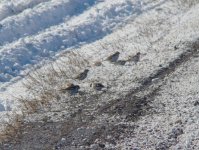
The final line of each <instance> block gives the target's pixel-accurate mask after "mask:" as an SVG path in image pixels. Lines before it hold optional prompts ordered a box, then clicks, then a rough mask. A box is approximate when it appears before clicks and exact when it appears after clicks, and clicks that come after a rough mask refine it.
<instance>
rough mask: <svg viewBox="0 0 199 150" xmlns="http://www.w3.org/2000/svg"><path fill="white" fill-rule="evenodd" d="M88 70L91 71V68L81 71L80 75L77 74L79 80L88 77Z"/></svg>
mask: <svg viewBox="0 0 199 150" xmlns="http://www.w3.org/2000/svg"><path fill="white" fill-rule="evenodd" d="M88 72H89V70H88V69H85V70H84V72H81V73H80V74H79V75H77V76H76V78H75V79H78V80H84V79H86V77H87V75H88Z"/></svg>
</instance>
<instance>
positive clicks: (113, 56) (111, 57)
mask: <svg viewBox="0 0 199 150" xmlns="http://www.w3.org/2000/svg"><path fill="white" fill-rule="evenodd" d="M119 55H120V52H115V53H114V54H112V55H110V56H109V57H108V58H107V59H106V60H108V61H110V62H116V61H117V60H118V58H119Z"/></svg>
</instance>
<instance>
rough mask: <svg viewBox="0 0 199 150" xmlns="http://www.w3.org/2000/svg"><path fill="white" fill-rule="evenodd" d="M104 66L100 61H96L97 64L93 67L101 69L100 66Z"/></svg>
mask: <svg viewBox="0 0 199 150" xmlns="http://www.w3.org/2000/svg"><path fill="white" fill-rule="evenodd" d="M101 65H102V62H100V61H96V62H94V64H93V66H97V67H99V66H101Z"/></svg>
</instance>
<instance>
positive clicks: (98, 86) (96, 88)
mask: <svg viewBox="0 0 199 150" xmlns="http://www.w3.org/2000/svg"><path fill="white" fill-rule="evenodd" d="M90 87H92V88H93V89H95V90H97V91H101V90H102V89H103V88H105V86H104V85H103V84H102V83H91V84H90Z"/></svg>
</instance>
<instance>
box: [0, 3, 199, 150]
mask: <svg viewBox="0 0 199 150" xmlns="http://www.w3.org/2000/svg"><path fill="white" fill-rule="evenodd" d="M180 4H181V3H179V2H177V3H176V2H175V1H172V0H169V1H165V0H157V1H154V0H114V1H110V0H35V1H34V0H28V1H25V0H21V1H17V2H16V1H14V0H10V1H9V2H8V1H1V2H0V25H1V26H0V27H1V29H0V44H1V47H0V111H2V113H1V114H0V117H1V118H4V119H5V117H4V116H5V112H6V111H8V112H10V110H15V111H18V101H17V98H16V97H19V96H30V95H27V91H26V89H25V88H24V86H23V83H24V82H25V81H26V80H25V79H24V77H26V73H27V72H30V73H34V70H33V69H34V68H38V69H39V71H41V72H43V73H44V74H45V73H46V74H47V73H48V71H46V70H49V71H50V69H48V67H50V66H49V65H48V63H49V62H52V64H53V65H55V66H56V65H57V63H58V62H60V61H63V60H64V61H66V62H67V60H68V59H67V57H70V53H67V52H68V51H69V50H70V51H71V50H74V51H76V52H77V53H78V54H79V56H81V57H83V58H84V59H86V60H87V61H89V66H88V67H89V74H88V77H87V78H86V79H85V80H84V81H83V82H78V81H74V82H75V83H77V84H80V85H81V90H82V91H83V92H87V93H91V92H92V90H91V88H90V83H92V82H93V81H100V82H103V84H105V85H107V86H108V87H109V88H108V92H110V93H114V94H112V95H109V94H108V93H107V94H105V95H104V97H103V98H101V99H100V101H98V102H96V103H94V104H93V107H92V109H91V110H98V107H102V108H106V109H108V108H110V111H111V109H112V107H117V106H118V105H120V103H122V101H120V100H122V99H123V98H124V97H126V95H128V94H129V93H130V94H131V93H135V94H133V95H132V97H134V96H135V97H147V96H148V95H150V94H149V93H150V92H151V91H152V92H153V90H154V89H156V88H157V87H158V90H159V93H158V94H156V95H155V96H154V100H153V101H152V102H151V103H150V104H151V106H152V107H153V109H152V110H151V111H156V112H158V113H157V114H154V115H146V116H143V117H141V118H140V119H139V120H138V121H137V122H128V121H127V123H129V124H131V125H132V126H137V128H136V130H135V131H134V133H135V135H136V136H133V137H132V135H131V132H132V131H131V129H129V128H128V129H127V131H128V132H129V134H126V135H124V137H125V138H123V139H121V140H119V141H116V144H115V145H114V148H115V149H120V148H121V147H122V148H123V149H125V148H126V149H130V148H132V147H133V148H140V149H155V148H157V147H160V149H161V147H163V148H171V149H176V148H182V149H194V148H195V147H197V148H198V147H199V145H198V139H197V137H198V125H197V123H198V119H197V117H196V116H197V115H198V112H197V107H194V109H192V103H194V102H195V100H196V99H197V97H198V95H197V91H198V88H197V85H198V84H197V83H198V82H197V81H198V80H197V79H196V76H197V74H198V72H199V70H198V58H194V57H197V52H195V50H193V49H191V47H190V43H194V41H197V39H198V37H199V26H198V25H199V18H198V16H199V11H198V10H199V4H198V5H193V6H190V7H186V8H185V7H184V5H180ZM186 6H187V5H186ZM1 12H2V13H1ZM196 43H197V42H196ZM116 51H119V52H120V56H119V60H126V59H127V58H128V57H129V56H131V55H135V54H136V53H137V52H140V53H141V57H140V60H139V62H138V63H133V62H128V63H126V64H125V65H124V66H121V65H115V64H112V63H110V62H108V61H106V60H105V59H106V58H107V57H108V56H109V55H111V54H113V53H114V52H116ZM184 57H185V58H186V59H184ZM96 61H101V62H102V66H100V67H96V66H94V65H93V64H94V63H95V62H96ZM52 64H50V65H52ZM70 65H71V64H68V68H70V67H71V66H70ZM173 65H176V67H173ZM66 66H67V65H66ZM190 66H191V67H190ZM46 68H47V69H46ZM188 68H189V69H188ZM177 79H178V80H180V81H174V80H177ZM60 81H61V80H60ZM164 84H165V85H164ZM188 84H191V85H190V86H187V85H188ZM60 85H62V83H61V82H60V83H58V85H54V86H56V87H49V90H55V91H56V90H57V87H59V86H60ZM159 87H161V88H159ZM38 93H39V92H38ZM159 94H160V95H159ZM130 96H131V95H130ZM190 97H191V98H190ZM115 99H119V101H118V102H117V101H116V102H115ZM187 103H189V104H188V105H187ZM110 104H112V106H110V107H109V105H110ZM82 105H85V104H82ZM54 107H55V108H54V109H57V108H59V107H57V108H56V105H55V106H54ZM66 107H67V106H65V107H64V108H65V109H66ZM85 107H86V106H85ZM126 107H127V106H126ZM85 109H86V108H85ZM124 109H125V108H124ZM154 109H155V110H154ZM149 112H150V111H149ZM189 112H190V113H189ZM49 113H50V112H49ZM114 113H115V112H114ZM39 117H40V116H39ZM114 117H116V118H117V117H118V118H120V117H121V116H118V114H114V115H113V116H111V115H110V116H109V115H107V114H105V115H104V114H103V113H102V114H101V113H99V116H96V118H97V119H99V120H97V119H96V120H97V122H103V119H104V120H109V119H112V118H114ZM122 117H123V116H122ZM122 117H121V118H120V119H118V120H119V121H116V122H117V123H118V124H120V123H123V122H122V121H123V118H122ZM176 118H180V119H181V121H182V122H183V125H184V126H180V129H181V128H183V134H182V133H180V134H179V135H178V136H179V137H177V138H176V139H178V138H179V139H178V140H176V139H175V138H171V141H170V139H169V137H170V134H172V135H173V133H172V132H174V131H175V129H176V128H178V123H176V124H177V125H176V126H175V123H173V122H175V120H178V119H176ZM0 120H1V121H3V119H0ZM33 120H34V119H33ZM121 120H122V121H121ZM33 122H34V121H33ZM89 125H90V126H92V125H93V124H92V122H91V123H90V124H89ZM192 128H194V130H192ZM180 131H181V130H180ZM181 134H182V135H181ZM173 136H174V135H173ZM193 143H196V144H195V145H196V146H195V147H194V146H193V145H194V144H193ZM107 145H108V146H110V145H109V144H107ZM91 149H92V148H91ZM157 149H158V148H157Z"/></svg>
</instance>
